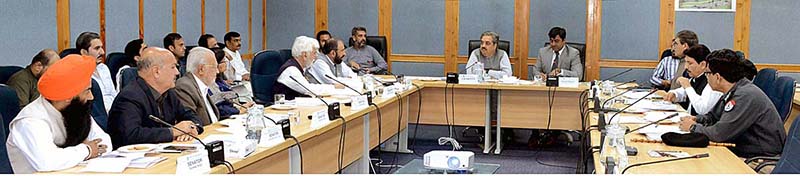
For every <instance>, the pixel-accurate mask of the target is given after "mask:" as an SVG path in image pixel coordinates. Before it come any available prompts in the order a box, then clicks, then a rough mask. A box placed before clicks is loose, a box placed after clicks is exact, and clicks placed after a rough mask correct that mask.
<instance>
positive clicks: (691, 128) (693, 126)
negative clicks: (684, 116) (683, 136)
mask: <svg viewBox="0 0 800 176" xmlns="http://www.w3.org/2000/svg"><path fill="white" fill-rule="evenodd" d="M695 128H697V124H696V123H695V124H692V126H691V127H689V132H693V131H694V129H695Z"/></svg>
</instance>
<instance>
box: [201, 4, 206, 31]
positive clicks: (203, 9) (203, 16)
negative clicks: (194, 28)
mask: <svg viewBox="0 0 800 176" xmlns="http://www.w3.org/2000/svg"><path fill="white" fill-rule="evenodd" d="M203 34H206V0H200V35H203Z"/></svg>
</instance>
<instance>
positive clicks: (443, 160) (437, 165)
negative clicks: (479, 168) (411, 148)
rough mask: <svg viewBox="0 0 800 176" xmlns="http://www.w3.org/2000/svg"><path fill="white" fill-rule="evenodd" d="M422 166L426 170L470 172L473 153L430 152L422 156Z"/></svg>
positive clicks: (473, 159)
mask: <svg viewBox="0 0 800 176" xmlns="http://www.w3.org/2000/svg"><path fill="white" fill-rule="evenodd" d="M424 158H425V160H424V162H423V163H424V165H425V168H428V169H441V170H472V165H473V164H474V163H475V153H472V152H470V151H449V150H438V151H430V152H428V153H426V154H425V156H424Z"/></svg>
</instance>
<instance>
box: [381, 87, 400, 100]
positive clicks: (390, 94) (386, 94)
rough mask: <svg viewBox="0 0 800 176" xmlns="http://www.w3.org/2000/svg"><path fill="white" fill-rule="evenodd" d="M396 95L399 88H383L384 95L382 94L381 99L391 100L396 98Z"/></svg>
mask: <svg viewBox="0 0 800 176" xmlns="http://www.w3.org/2000/svg"><path fill="white" fill-rule="evenodd" d="M396 93H397V87H396V86H386V87H383V94H381V97H384V98H390V97H393V96H395V94H396Z"/></svg>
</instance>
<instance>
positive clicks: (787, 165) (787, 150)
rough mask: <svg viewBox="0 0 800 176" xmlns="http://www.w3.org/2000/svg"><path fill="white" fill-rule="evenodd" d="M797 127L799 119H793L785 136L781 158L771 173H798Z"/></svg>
mask: <svg viewBox="0 0 800 176" xmlns="http://www.w3.org/2000/svg"><path fill="white" fill-rule="evenodd" d="M798 117H800V115H798ZM798 128H800V120H795V121H794V122H792V126H791V127H790V128H789V134H788V135H787V136H786V143H785V144H784V145H783V151H782V152H781V158H780V160H778V164H776V165H775V168H774V169H772V173H773V174H797V173H800V129H798Z"/></svg>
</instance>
